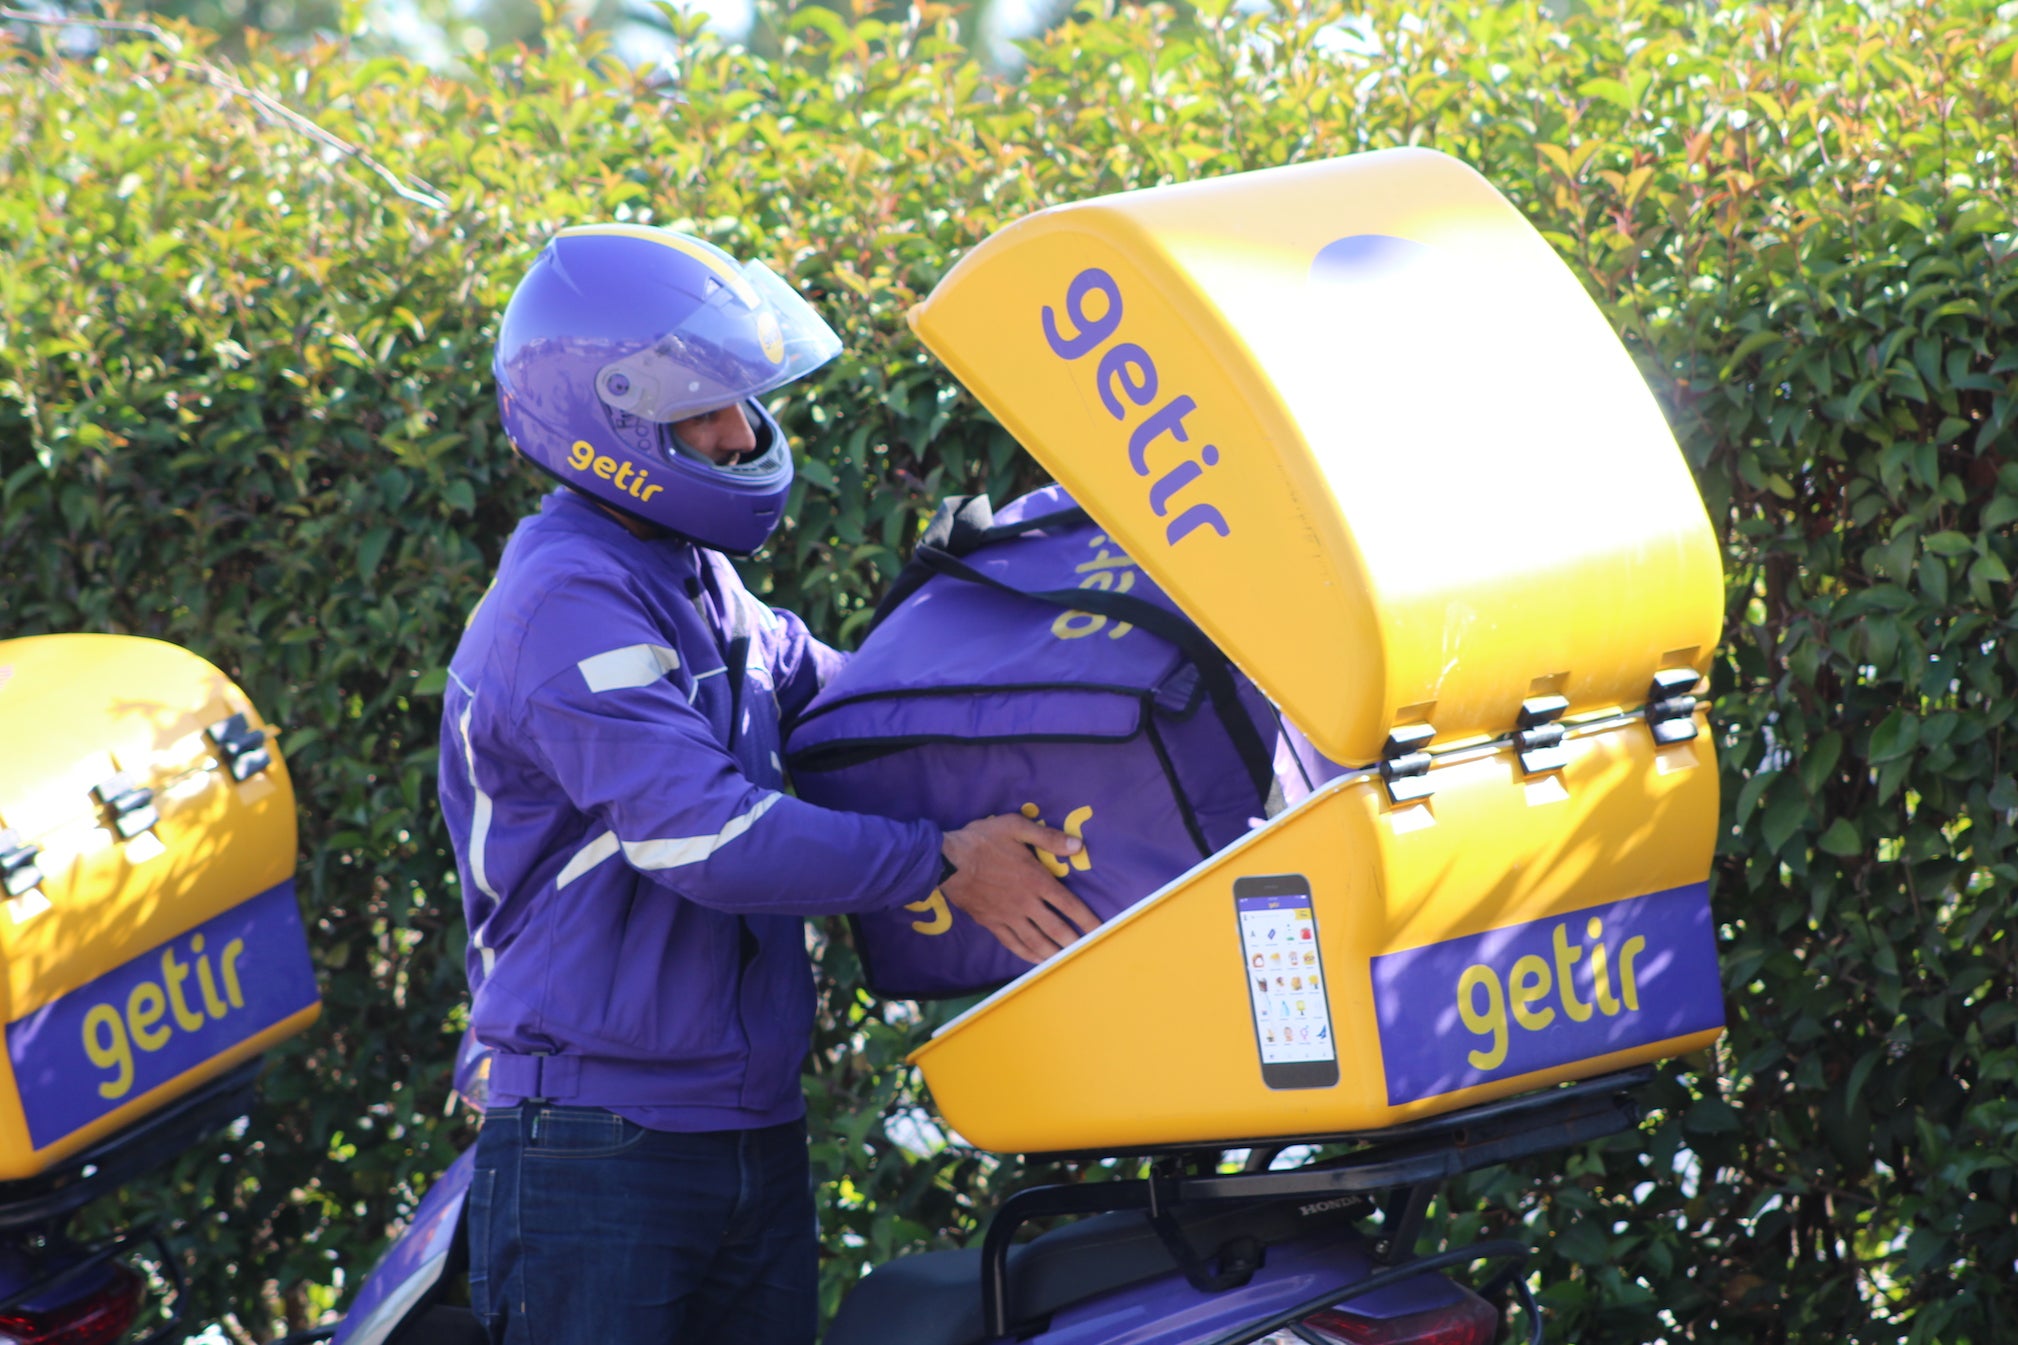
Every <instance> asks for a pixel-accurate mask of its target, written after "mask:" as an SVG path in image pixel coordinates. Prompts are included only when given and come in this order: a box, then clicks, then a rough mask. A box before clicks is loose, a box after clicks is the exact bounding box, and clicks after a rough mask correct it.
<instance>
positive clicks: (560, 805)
mask: <svg viewBox="0 0 2018 1345" xmlns="http://www.w3.org/2000/svg"><path fill="white" fill-rule="evenodd" d="M841 660H842V655H840V654H837V653H836V652H835V651H833V650H831V649H829V648H827V647H826V646H825V645H823V644H821V643H820V642H819V641H817V640H815V639H814V638H813V637H812V636H811V635H809V634H808V633H807V632H806V628H805V626H804V624H803V623H801V622H800V621H799V619H798V618H797V617H795V616H792V615H790V614H789V613H785V612H779V611H776V610H774V609H772V608H769V607H766V606H764V605H763V604H762V603H760V602H758V601H757V600H756V599H755V598H754V597H752V596H751V595H750V594H749V592H748V591H747V590H746V589H744V587H743V585H742V582H741V581H740V580H739V579H738V578H737V575H736V572H735V570H734V568H732V567H731V566H730V564H729V563H728V561H727V560H725V559H724V558H723V557H721V556H719V555H717V554H715V553H714V552H712V551H707V550H703V549H701V548H699V547H696V546H694V545H693V544H691V543H688V542H684V541H677V540H673V539H670V538H664V539H660V540H654V541H642V540H639V539H638V538H636V537H634V536H632V535H631V534H630V533H629V532H628V531H626V530H625V529H624V527H623V526H622V525H621V524H619V523H618V522H617V521H616V520H615V519H613V518H611V517H610V516H609V515H608V514H606V513H604V512H603V511H601V510H600V509H597V508H596V507H595V506H594V505H592V504H590V503H588V502H587V501H585V500H583V499H581V498H580V497H578V496H576V495H574V494H572V493H571V492H569V491H566V490H561V491H556V492H555V493H554V494H552V495H549V496H548V497H547V498H546V501H545V503H544V506H543V508H542V509H541V512H540V513H538V514H536V515H534V516H532V517H530V518H528V519H526V520H525V521H524V522H522V523H521V524H520V525H519V527H518V529H517V531H516V532H514V533H513V534H512V538H511V541H510V543H509V544H508V545H507V546H506V548H505V553H504V559H503V560H502V562H500V564H499V566H498V575H497V580H496V582H495V583H494V584H493V585H492V587H491V590H490V592H489V593H487V594H486V595H485V596H484V598H483V601H482V602H481V603H479V604H478V606H477V610H476V612H475V613H474V614H473V615H472V616H471V618H470V623H469V629H468V630H467V631H465V632H464V634H463V638H462V643H461V644H460V645H459V646H458V647H457V649H456V653H455V658H454V660H453V661H452V662H451V663H450V665H449V685H448V690H447V696H446V703H445V705H444V707H443V716H442V759H441V770H440V783H441V803H442V811H443V813H444V814H445V815H446V818H447V821H448V828H449V835H450V837H451V839H452V840H453V842H454V844H455V852H456V865H457V868H458V870H459V871H460V873H461V876H462V885H463V908H464V912H465V914H466V915H467V916H468V919H469V928H470V935H471V938H470V950H469V958H468V968H469V979H470V989H471V993H472V996H473V1000H474V1003H473V1007H472V1009H471V1026H472V1028H473V1030H474V1031H475V1033H476V1035H477V1037H478V1038H479V1039H480V1040H481V1041H482V1042H484V1044H486V1045H488V1046H491V1047H493V1048H495V1049H496V1050H497V1052H498V1055H497V1059H496V1062H495V1063H494V1065H493V1067H492V1076H491V1103H492V1105H494V1106H508V1105H510V1104H512V1103H514V1102H517V1101H519V1100H520V1099H522V1098H526V1097H544V1098H549V1099H552V1100H553V1101H555V1102H564V1103H574V1104H578V1105H587V1106H602V1107H608V1108H610V1109H611V1110H613V1111H615V1112H617V1113H618V1114H620V1115H622V1116H625V1117H628V1118H630V1119H631V1120H633V1121H636V1122H638V1123H639V1124H641V1125H646V1126H650V1127H653V1128H655V1129H661V1130H727V1129H736V1128H745V1127H754V1126H763V1125H771V1124H775V1123H778V1122H781V1121H789V1120H792V1119H793V1118H795V1117H797V1116H799V1115H800V1114H801V1113H802V1112H803V1110H804V1106H805V1104H804V1100H803V1098H802V1096H801V1093H800V1089H799V1069H800V1065H801V1063H802V1062H803V1060H804V1059H805V1055H806V1050H807V1046H808V1042H809V1036H810V1032H811V1027H812V1020H813V985H812V975H811V970H810V968H809V966H808V964H807V959H806V940H805V930H804V925H803V921H802V917H803V916H806V915H809V914H826V913H840V912H860V911H875V910H883V909H886V908H889V907H892V906H900V905H903V904H904V903H906V902H913V901H918V900H921V899H923V898H924V897H926V896H927V895H928V894H929V893H930V892H931V890H932V888H933V887H934V886H935V885H936V881H937V878H938V874H939V837H940V832H939V829H938V828H937V827H936V826H933V825H932V824H931V823H929V822H894V821H889V820H887V819H884V818H880V817H869V816H865V815H861V814H856V813H847V812H835V811H830V810H828V809H825V808H816V807H814V806H813V805H811V804H808V803H802V802H800V801H799V800H797V799H795V798H792V797H790V796H788V795H786V794H784V793H783V792H781V791H782V788H783V785H784V779H783V771H782V768H781V766H780V763H779V757H778V752H779V744H780V741H781V732H780V726H781V723H785V724H788V723H790V722H791V720H792V719H793V717H794V716H795V715H796V714H797V713H798V712H799V711H800V710H801V709H803V708H804V707H805V706H806V704H807V703H808V702H810V701H811V700H812V698H813V695H814V693H815V692H817V691H818V690H819V688H820V684H821V683H822V682H823V681H824V680H825V679H826V677H827V676H829V675H831V674H832V673H833V672H835V671H836V670H838V669H839V667H840V665H841ZM542 1053H545V1054H544V1056H543V1055H542Z"/></svg>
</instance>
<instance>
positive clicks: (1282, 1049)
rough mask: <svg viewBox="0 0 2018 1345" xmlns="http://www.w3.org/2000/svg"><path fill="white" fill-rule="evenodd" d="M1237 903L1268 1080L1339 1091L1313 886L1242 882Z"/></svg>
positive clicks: (1285, 877) (1292, 879)
mask: <svg viewBox="0 0 2018 1345" xmlns="http://www.w3.org/2000/svg"><path fill="white" fill-rule="evenodd" d="M1233 906H1234V912H1235V914H1236V915H1237V916H1238V918H1239V921H1240V955H1241V967H1242V970H1243V972H1244V973H1245V975H1246V978H1247V1002H1248V1006H1249V1008H1250V1010H1251V1011H1252V1012H1253V1015H1254V1042H1255V1045H1256V1047H1257V1048H1258V1049H1259V1050H1260V1052H1261V1079H1262V1082H1263V1083H1265V1084H1267V1085H1268V1086H1269V1087H1270V1088H1329V1087H1331V1086H1332V1085H1333V1084H1336V1083H1337V1082H1338V1043H1337V1042H1336V1041H1335V1040H1333V1035H1332V1028H1331V992H1330V987H1329V985H1328V984H1327V981H1328V979H1329V978H1328V977H1327V975H1326V973H1325V970H1324V958H1323V955H1322V954H1321V953H1320V952H1319V951H1318V937H1317V911H1316V909H1315V907H1314V906H1313V905H1312V904H1311V900H1310V883H1309V881H1308V880H1307V879H1306V878H1304V877H1303V875H1302V874H1297V873H1278V874H1269V875H1264V876H1258V877H1250V878H1236V879H1234V881H1233Z"/></svg>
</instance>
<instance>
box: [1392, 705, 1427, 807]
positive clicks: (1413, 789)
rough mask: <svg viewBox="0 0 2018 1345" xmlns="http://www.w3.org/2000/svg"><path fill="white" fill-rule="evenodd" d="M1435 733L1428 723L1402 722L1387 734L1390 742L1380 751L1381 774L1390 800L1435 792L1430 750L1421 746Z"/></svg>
mask: <svg viewBox="0 0 2018 1345" xmlns="http://www.w3.org/2000/svg"><path fill="white" fill-rule="evenodd" d="M1434 737H1436V730H1435V729H1434V728H1432V727H1430V726H1429V725H1428V724H1401V725H1398V726H1396V727H1395V728H1394V730H1393V731H1392V732H1390V733H1389V734H1388V735H1387V746H1385V747H1383V748H1382V749H1381V752H1380V778H1381V779H1382V780H1383V781H1385V782H1386V784H1387V797H1388V799H1389V801H1390V802H1393V803H1409V802H1412V801H1414V800H1416V799H1426V798H1428V797H1429V796H1430V795H1431V794H1432V793H1434V792H1435V790H1436V786H1435V785H1433V784H1431V783H1430V782H1429V764H1430V758H1429V753H1428V752H1425V751H1423V750H1422V749H1423V748H1425V747H1428V746H1429V740H1430V739H1432V738H1434Z"/></svg>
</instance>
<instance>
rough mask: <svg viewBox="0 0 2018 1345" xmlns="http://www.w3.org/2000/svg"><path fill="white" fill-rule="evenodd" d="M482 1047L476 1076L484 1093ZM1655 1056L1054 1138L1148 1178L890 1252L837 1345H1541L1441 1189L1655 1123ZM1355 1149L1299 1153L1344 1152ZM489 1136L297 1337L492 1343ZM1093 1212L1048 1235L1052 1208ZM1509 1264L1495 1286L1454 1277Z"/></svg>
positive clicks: (835, 1332) (1074, 1213)
mask: <svg viewBox="0 0 2018 1345" xmlns="http://www.w3.org/2000/svg"><path fill="white" fill-rule="evenodd" d="M482 1064H483V1058H482V1053H481V1052H474V1051H466V1052H465V1053H464V1057H463V1059H462V1061H461V1063H460V1066H459V1070H458V1080H457V1087H458V1091H459V1092H462V1093H464V1096H465V1097H466V1098H467V1097H470V1096H471V1095H472V1094H478V1095H479V1096H480V1087H481V1066H482ZM1651 1077H1652V1071H1651V1070H1650V1069H1646V1068H1641V1069H1637V1070H1631V1071H1626V1072H1623V1073H1618V1074H1612V1075H1607V1076H1604V1077H1601V1078H1596V1079H1590V1080H1586V1081H1583V1082H1580V1083H1573V1084H1568V1085H1564V1086H1561V1087H1557V1088H1553V1089H1546V1090H1541V1091H1538V1092H1533V1093H1528V1094H1524V1095H1522V1096H1519V1097H1515V1098H1510V1099H1504V1100H1501V1101H1498V1102H1493V1103H1487V1104H1485V1105H1482V1106H1477V1107H1473V1108H1469V1109H1466V1110H1463V1111H1456V1112H1451V1113H1448V1114H1445V1115H1442V1116H1438V1117H1435V1118H1432V1119H1429V1120H1425V1121H1421V1122H1417V1123H1414V1124H1409V1125H1403V1126H1397V1127H1393V1128H1390V1129H1387V1130H1384V1131H1379V1132H1374V1133H1362V1134H1356V1135H1312V1136H1301V1137H1296V1138H1294V1139H1289V1140H1282V1139H1276V1140H1270V1141H1267V1142H1265V1143H1257V1144H1256V1145H1254V1146H1251V1147H1249V1148H1248V1149H1247V1151H1246V1156H1245V1158H1244V1160H1242V1161H1241V1162H1240V1164H1239V1166H1238V1170H1235V1171H1230V1172H1228V1171H1221V1167H1222V1163H1223V1162H1224V1161H1225V1160H1226V1155H1227V1153H1228V1152H1229V1151H1227V1150H1222V1149H1217V1148H1213V1149H1196V1148H1180V1149H1170V1150H1165V1151H1157V1152H1151V1153H1147V1154H1139V1155H1113V1154H1090V1153H1089V1154H1076V1155H1046V1156H1045V1157H1047V1158H1051V1159H1054V1160H1057V1159H1063V1160H1065V1161H1068V1162H1070V1161H1080V1162H1085V1163H1088V1164H1092V1163H1096V1162H1100V1161H1104V1160H1107V1159H1111V1158H1114V1157H1117V1156H1125V1157H1136V1158H1142V1159H1146V1160H1147V1164H1148V1171H1147V1175H1146V1176H1143V1177H1140V1178H1134V1179H1126V1180H1098V1181H1080V1182H1068V1183H1060V1184H1053V1185H1045V1186H1038V1187H1033V1188H1030V1189H1027V1190H1024V1191H1021V1192H1019V1193H1017V1194H1016V1195H1014V1196H1012V1197H1010V1198H1009V1199H1008V1200H1007V1201H1006V1202H1005V1203H1004V1204H1003V1205H1002V1206H1001V1207H1000V1208H999V1209H998V1210H997V1211H996V1212H995V1214H994V1217H993V1218H992V1219H991V1221H990V1222H989V1225H988V1228H987V1231H986V1233H985V1234H984V1236H983V1238H982V1240H981V1245H980V1246H978V1247H970V1248H967V1249H964V1250H958V1251H939V1252H925V1253H919V1254H916V1255H911V1256H905V1257H900V1258H899V1259H897V1260H895V1261H892V1262H890V1263H888V1264H886V1265H883V1266H880V1267H877V1268H876V1269H874V1270H873V1271H871V1273H870V1274H869V1275H868V1276H866V1277H865V1278H864V1279H863V1280H862V1281H861V1282H860V1283H859V1284H858V1285H856V1286H855V1288H854V1289H853V1290H852V1291H851V1292H850V1293H849V1294H848V1296H847V1297H846V1299H844V1301H843V1302H842V1305H841V1309H840V1312H839V1313H838V1314H837V1315H836V1317H835V1319H834V1321H833V1323H832V1325H831V1326H830V1328H829V1329H828V1331H827V1333H826V1336H825V1345H985V1343H986V1342H999V1341H1010V1340H1017V1341H1028V1342H1037V1343H1038V1345H1122V1343H1123V1342H1126V1345H1490V1343H1491V1342H1493V1341H1496V1340H1500V1339H1504V1338H1506V1337H1504V1336H1503V1334H1502V1333H1503V1332H1504V1331H1505V1329H1506V1324H1507V1309H1508V1307H1509V1306H1510V1304H1517V1305H1518V1306H1519V1308H1520V1309H1521V1320H1522V1322H1523V1324H1524V1332H1525V1333H1524V1335H1523V1336H1522V1337H1521V1338H1522V1339H1525V1340H1526V1341H1527V1342H1528V1343H1529V1345H1539V1342H1540V1341H1541V1339H1542V1319H1541V1313H1540V1310H1539V1308H1538V1306H1537V1304H1536V1302H1535V1298H1534V1294H1533V1291H1532V1290H1531V1289H1530V1288H1529V1286H1528V1284H1527V1282H1526V1277H1525V1275H1524V1274H1523V1273H1522V1271H1523V1267H1524V1265H1525V1262H1526V1260H1527V1258H1528V1256H1529V1249H1528V1248H1527V1247H1526V1246H1525V1245H1524V1244H1522V1243H1520V1242H1517V1241H1513V1240H1509V1239H1489V1240H1484V1241H1479V1242H1474V1243H1470V1244H1468V1245H1465V1246H1461V1247H1455V1248H1451V1249H1448V1250H1445V1251H1440V1252H1434V1253H1430V1254H1427V1255H1417V1254H1416V1251H1415V1249H1416V1247H1417V1244H1418V1242H1419V1240H1420V1236H1421V1234H1422V1232H1423V1230H1424V1223H1425V1215H1426V1213H1427V1211H1428V1208H1429V1204H1430V1201H1431V1199H1432V1198H1433V1197H1434V1195H1435V1193H1436V1190H1437V1187H1438V1185H1439V1184H1440V1183H1441V1182H1443V1181H1444V1180H1446V1179H1448V1178H1451V1177H1454V1176H1457V1175H1458V1174H1460V1173H1465V1172H1473V1171H1477V1170H1479V1169H1481V1168H1486V1167H1491V1166H1494V1165H1497V1164H1500V1163H1505V1162H1510V1161H1513V1160H1516V1159H1521V1158H1527V1157H1532V1156H1536V1155H1540V1154H1544V1153H1548V1152H1551V1151H1554V1150H1558V1149H1562V1148H1565V1147H1568V1146H1572V1145H1577V1144H1582V1143H1586V1142H1588V1141H1591V1140H1595V1139H1600V1138H1603V1137H1604V1136H1607V1135H1612V1134H1617V1133H1619V1132H1620V1131H1623V1130H1626V1129H1629V1128H1631V1127H1632V1126H1634V1125H1636V1124H1637V1123H1638V1120H1639V1115H1640V1113H1639V1107H1638V1104H1637V1102H1636V1101H1635V1098H1634V1090H1635V1089H1636V1088H1638V1087H1639V1086H1640V1085H1641V1084H1643V1083H1645V1082H1646V1081H1647V1080H1648V1079H1650V1078H1651ZM1336 1145H1344V1146H1349V1147H1347V1148H1346V1149H1345V1152H1343V1153H1340V1154H1335V1155H1332V1156H1328V1157H1322V1158H1316V1159H1311V1160H1307V1161H1301V1162H1295V1161H1292V1162H1291V1164H1290V1165H1289V1166H1284V1167H1277V1166H1275V1164H1276V1163H1277V1162H1278V1161H1281V1160H1283V1159H1284V1158H1285V1157H1288V1158H1290V1159H1292V1160H1294V1159H1295V1158H1296V1157H1297V1156H1298V1155H1299V1154H1304V1155H1308V1154H1310V1153H1314V1152H1318V1151H1320V1149H1322V1148H1330V1147H1332V1146H1336ZM473 1159H474V1151H471V1152H466V1153H464V1154H463V1155H462V1156H461V1157H460V1158H458V1159H457V1160H456V1161H455V1162H454V1163H453V1164H452V1165H450V1167H449V1169H448V1170H447V1171H446V1172H444V1173H443V1174H442V1176H441V1177H440V1178H439V1179H438V1180H437V1181H436V1182H435V1184H434V1185H433V1186H432V1187H431V1188H430V1189H429V1191H428V1193H427V1195H426V1197H425V1198H424V1199H423V1200H422V1201H421V1204H420V1206H419V1208H418V1209H417V1210H416V1212H415V1214H414V1218H413V1221H412V1223H411V1224H410V1225H409V1227H408V1229H407V1231H406V1233H405V1235H404V1236H402V1237H401V1238H400V1240H399V1241H398V1242H397V1243H395V1244H394V1245H393V1247H392V1249H391V1250H390V1251H388V1252H387V1253H386V1255H385V1256H384V1258H383V1259H381V1260H380V1261H379V1263H378V1264H377V1265H376V1266H375V1267H374V1268H373V1269H372V1271H371V1272H370V1274H369V1275H368V1276H367V1277H366V1279H365V1281H364V1283H363V1285H362V1287H361V1288H360V1290H359V1292H358V1295H357V1298H356V1300H355V1302H354V1304H353V1305H352V1308H351V1310H350V1313H349V1315H348V1316H346V1317H345V1318H344V1319H343V1320H342V1321H341V1322H340V1323H337V1324H335V1325H332V1326H327V1327H323V1328H320V1329H318V1330H316V1331H314V1332H310V1333H306V1334H304V1335H301V1336H297V1337H292V1338H290V1345H305V1343H306V1342H308V1341H311V1340H318V1341H319V1340H330V1341H333V1345H480V1343H481V1342H482V1341H484V1340H485V1335H484V1332H483V1328H482V1325H481V1323H480V1322H479V1321H478V1319H477V1318H476V1316H475V1315H474V1314H473V1313H472V1312H471V1311H470V1310H469V1309H468V1308H467V1307H463V1306H458V1304H460V1303H464V1302H467V1294H466V1292H465V1291H464V1288H463V1283H462V1281H463V1276H464V1274H465V1272H466V1268H467V1258H468V1249H467V1243H466V1236H465V1227H464V1223H465V1210H466V1204H467V1197H468V1192H469V1186H470V1180H471V1177H472V1175H473V1173H474V1170H475V1168H474V1162H473ZM1068 1216H1070V1217H1072V1222H1069V1223H1065V1224H1063V1225H1062V1226H1059V1227H1055V1228H1052V1229H1050V1230H1049V1231H1047V1232H1044V1233H1043V1234H1041V1235H1040V1236H1037V1237H1035V1238H1031V1239H1029V1240H1027V1241H1022V1242H1019V1241H1017V1234H1018V1233H1019V1232H1020V1231H1021V1230H1023V1228H1024V1227H1025V1226H1026V1225H1028V1224H1031V1223H1033V1222H1035V1221H1038V1220H1049V1219H1060V1218H1065V1217H1068ZM1481 1262H1482V1263H1486V1264H1487V1265H1489V1266H1494V1267H1496V1269H1495V1270H1494V1271H1493V1272H1492V1273H1491V1274H1490V1275H1489V1276H1488V1277H1487V1278H1486V1279H1485V1280H1484V1282H1483V1283H1482V1284H1481V1285H1480V1286H1479V1287H1478V1288H1477V1289H1473V1288H1469V1287H1467V1286H1466V1285H1464V1284H1463V1283H1460V1282H1459V1281H1458V1280H1456V1279H1453V1278H1450V1277H1449V1276H1448V1275H1447V1274H1446V1272H1449V1271H1452V1270H1455V1269H1457V1268H1459V1267H1463V1266H1466V1265H1471V1264H1474V1263H1481Z"/></svg>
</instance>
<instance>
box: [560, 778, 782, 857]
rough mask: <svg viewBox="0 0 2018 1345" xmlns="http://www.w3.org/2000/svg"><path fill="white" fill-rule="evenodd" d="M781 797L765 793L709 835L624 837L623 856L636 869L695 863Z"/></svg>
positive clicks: (726, 842) (747, 826) (733, 837)
mask: <svg viewBox="0 0 2018 1345" xmlns="http://www.w3.org/2000/svg"><path fill="white" fill-rule="evenodd" d="M783 797H784V795H782V794H769V795H766V796H765V798H764V801H763V802H762V803H760V804H758V805H757V806H756V807H754V808H752V809H750V811H748V812H747V813H744V814H743V815H742V816H741V817H737V818H732V819H730V821H729V825H727V826H725V827H723V828H722V829H721V830H720V831H718V832H716V833H715V834H714V835H712V836H677V837H667V838H664V839H662V840H655V841H625V842H624V858H626V859H628V860H630V862H631V866H632V867H633V868H639V869H677V868H682V867H684V866H686V865H688V864H698V863H700V862H701V861H702V860H704V859H706V858H707V857H708V856H709V855H712V854H714V853H715V851H717V850H719V849H721V848H722V847H723V846H725V845H727V844H728V843H729V842H730V841H733V840H735V839H736V837H738V836H740V835H742V834H743V833H744V832H746V831H748V830H749V829H750V826H751V824H752V823H754V822H755V821H756V820H757V819H758V818H760V817H762V816H763V815H764V814H765V813H768V812H769V811H771V806H772V805H773V804H775V803H776V802H777V801H778V800H779V799H781V798H783ZM570 867H573V866H572V865H570Z"/></svg>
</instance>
